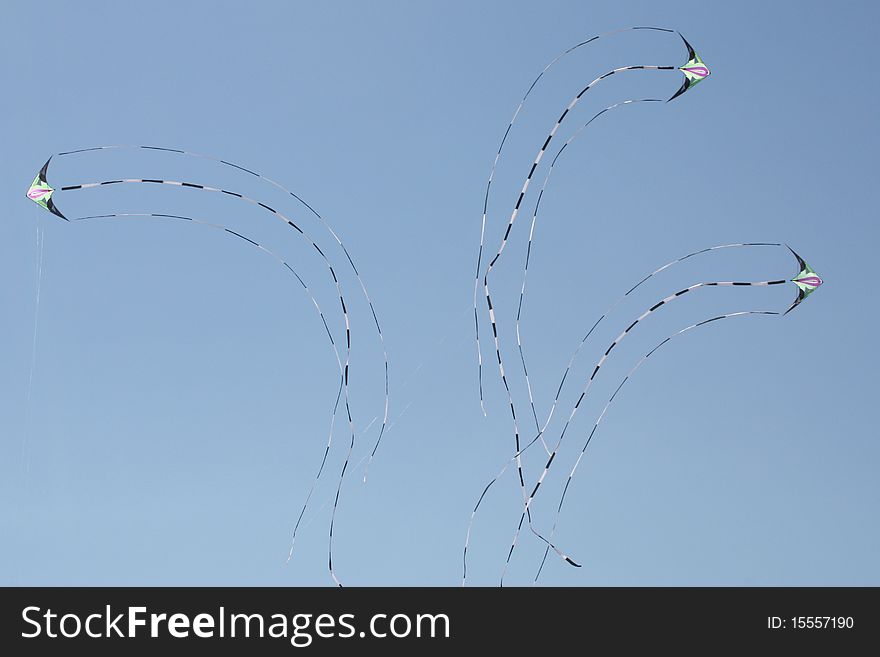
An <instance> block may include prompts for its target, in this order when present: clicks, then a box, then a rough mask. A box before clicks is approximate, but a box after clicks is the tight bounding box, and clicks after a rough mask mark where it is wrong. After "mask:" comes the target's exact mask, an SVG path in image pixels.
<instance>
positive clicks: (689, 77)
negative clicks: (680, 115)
mask: <svg viewBox="0 0 880 657" xmlns="http://www.w3.org/2000/svg"><path fill="white" fill-rule="evenodd" d="M679 36H681V35H679ZM681 40H682V41H684V45H685V46H687V49H688V61H687V63H686V64H685V65H684V66H679V67H678V70H679V71H681V72H682V73H684V82H682V83H681V87H679V89H678V91H676V92H675V95H674V96H673V97H672V98H670V99H669V100H675V99H676V98H678V97H679V96H681V95H682V94H683V93H684V92H685V91H687V90H688V89H690V88H691V87H693V86H694V85H696V84H697V83H698V82H702V81H703V80H705V79H706V78H708V77H709V74H710V71H709V68H708V67H707V66H706V64H705V63H704V62H703V60H702V59H700V56H699V55H698V54H697V53H695V52H694V49H693V48H692V47H691V44H689V43H688V42H687V39H685V38H684V37H683V36H682V37H681ZM667 102H669V101H667Z"/></svg>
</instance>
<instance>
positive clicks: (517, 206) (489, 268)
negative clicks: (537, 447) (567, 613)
mask: <svg viewBox="0 0 880 657" xmlns="http://www.w3.org/2000/svg"><path fill="white" fill-rule="evenodd" d="M679 36H681V35H679ZM681 38H682V41H684V43H685V45H686V47H687V48H688V52H689V53H690V52H691V50H692V48H691V47H690V44H688V42H687V41H686V40H685V39H684V37H683V36H681ZM635 70H670V71H672V70H678V67H675V66H657V65H632V66H622V67H618V68H614V69H611V70H610V71H608V72H606V73H604V74H602V75H600V76H599V77H597V78H595V79H594V80H593V81H591V82H590V83H589V84H587V85H586V86H585V87H584V88H583V89H581V91H580V92H578V94H577V95H576V96H575V97H574V98H573V99H572V100H571V101H570V102H569V104H568V105H567V106H566V108H565V109H564V110H563V112H562V114H560V116H559V118H557V120H556V122H555V124H554V125H553V128H552V129H551V131H550V132H549V134H548V135H547V137H546V139H545V141H544V143H543V145H542V146H541V147H540V149H539V150H538V153H537V155H536V156H535V158H534V161H533V162H532V166H531V169H530V170H529V173H528V175H527V176H526V178H525V181H524V182H523V185H522V188H521V190H520V192H519V196H518V198H517V201H516V204H515V206H514V208H513V211H512V213H511V215H510V218H509V220H508V223H507V228H506V230H505V232H504V235H503V237H502V238H501V243H500V245H499V247H498V250H497V251H496V253H495V255H494V256H493V258H492V259H491V260H490V261H489V263H488V265H487V267H486V270H485V273H484V274H483V293H484V297H485V300H486V306H487V310H488V315H489V323H490V325H491V327H492V337H493V341H494V347H495V357H496V359H497V361H498V370H499V374H500V377H501V382H502V384H503V386H504V390H505V393H506V395H507V403H508V407H509V408H510V414H511V419H512V421H513V432H514V445H515V450H516V454H517V456H516V468H517V474H518V476H519V480H520V491H521V494H522V496H523V499H524V500H525V497H526V487H525V478H524V474H523V467H522V459H521V457H520V454H521V453H522V449H521V441H520V430H519V421H518V419H517V415H516V407H515V404H514V401H513V394H512V392H511V389H510V384H509V382H508V379H507V374H506V373H505V368H504V360H503V358H502V354H501V344H500V339H499V336H498V326H497V322H496V318H495V314H496V313H495V307H494V306H493V303H492V295H491V292H490V289H489V276H490V274H491V272H492V269H493V267H494V266H495V265H496V264H497V263H498V261H499V260H500V258H501V256H502V254H503V253H504V249H505V246H506V245H507V241H508V238H509V236H510V233H511V230H512V228H513V225H514V223H515V222H516V218H517V216H518V214H519V211H520V208H521V206H522V202H523V199H524V198H525V195H526V193H527V191H528V189H529V185H530V184H531V181H532V178H533V176H534V173H535V171H536V169H537V168H538V165H539V164H540V162H541V160H542V158H543V157H544V154H545V153H546V151H547V148H548V147H549V145H550V143H551V141H552V140H553V138H554V136H555V135H556V133H557V132H558V130H559V128H560V126H561V125H562V123H563V121H564V120H565V118H566V116H567V115H568V114H569V113H570V112H571V111H572V110H573V109H574V107H575V106H576V105H577V103H578V101H580V99H581V98H582V97H583V96H584V94H586V92H587V91H589V90H590V89H592V88H593V87H594V86H595V85H597V84H598V83H599V82H601V81H602V80H604V79H606V78H608V77H611V76H612V75H615V74H617V73H622V72H624V71H635ZM682 72H683V73H684V71H682ZM706 75H708V69H706ZM539 78H540V76H539ZM529 92H531V88H530V89H529ZM526 95H528V93H527V94H526ZM674 97H675V96H673V97H671V98H670V99H669V100H672V99H673V98H674ZM523 102H524V100H523ZM518 111H519V110H517V113H518ZM515 119H516V114H514V120H515ZM512 123H513V122H511V124H510V125H512ZM509 129H510V126H509V127H508V130H509ZM506 136H507V133H505V139H506ZM502 145H503V142H502ZM497 159H498V156H496V163H497ZM493 171H494V167H493ZM490 184H491V177H490ZM480 241H481V246H480V250H479V255H478V267H479V263H481V262H482V251H483V246H482V242H483V238H482V236H481V240H480ZM477 272H478V273H477V285H478V284H479V269H478V270H477ZM475 317H478V314H477V313H476V312H475ZM475 327H476V333H477V350H478V352H480V353H481V349H480V346H479V322H478V320H477V323H476V325H475ZM479 360H480V362H479V372H478V376H479V379H480V380H479V388H480V400H481V405H483V385H482V356H480V358H479ZM484 412H485V409H484ZM541 441H542V442H544V440H543V437H542V438H541ZM545 448H546V443H545ZM525 511H526V516H527V518H528V522H529V528H530V529H531V531H532V533H534V534H535V535H536V536H538V537H539V538H540V539H541V540H543V541H545V542H547V541H546V539H545V538H544V537H543V536H541V535H540V534H538V533H537V532H536V530H535V529H534V527H533V526H532V518H531V512H530V510H529V506H528V503H527V502H526V505H525ZM548 544H549V542H548Z"/></svg>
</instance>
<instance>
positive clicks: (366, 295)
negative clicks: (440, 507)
mask: <svg viewBox="0 0 880 657" xmlns="http://www.w3.org/2000/svg"><path fill="white" fill-rule="evenodd" d="M108 150H144V151H158V152H162V153H174V154H177V155H183V156H184V157H191V158H195V159H200V160H207V161H209V162H216V163H217V164H220V165H222V166H225V167H230V168H232V169H237V170H238V171H243V172H244V173H247V174H249V175H251V176H254V177H256V178H259V179H260V180H262V181H264V182H267V183H269V184H270V185H272V186H273V187H275V188H276V189H278V190H279V191H281V192H282V193H283V194H286V195H288V196H291V197H293V198H294V199H296V201H297V202H298V203H300V204H301V205H302V206H303V207H304V208H306V210H308V212H309V213H311V214H312V215H313V216H314V217H315V218H316V219H318V221H320V222H321V224H322V225H323V226H324V228H325V229H326V230H327V232H328V233H330V235H331V236H332V237H333V239H334V240H335V241H336V244H337V245H338V246H339V248H340V249H342V252H343V253H344V254H345V258H346V260H347V261H348V264H349V266H350V267H351V270H352V271H353V272H354V275H355V278H356V279H357V281H358V285H359V286H360V288H361V292H362V294H363V296H364V298H365V299H366V301H367V305H368V306H369V308H370V313H371V315H372V317H373V323H374V325H375V327H376V333H377V334H378V336H379V343H380V346H381V348H382V357H383V361H384V379H385V381H384V386H385V408H384V411H383V414H382V425H381V427H380V429H379V436H378V438H376V443H375V444H374V446H373V449H372V451H371V452H370V458H369V461H368V463H367V468H369V464H370V463H372V460H373V457H374V456H375V455H376V452H377V451H378V449H379V446H380V444H381V442H382V437H383V436H384V435H385V431H386V429H387V426H388V413H389V402H390V386H389V364H388V350H387V348H386V345H385V335H384V333H382V326H381V324H380V323H379V315H378V314H377V313H376V308H375V307H374V305H373V300H372V298H371V297H370V293H369V292H368V290H367V286H366V284H365V283H364V280H363V278H362V277H361V274H360V271H359V270H358V268H357V265H356V264H355V262H354V258H353V257H352V255H351V253H350V252H349V250H348V248H347V247H346V246H345V244H344V243H343V242H342V239H341V238H340V237H339V234H338V233H337V232H336V231H335V230H334V229H333V227H332V226H331V225H330V223H329V222H328V221H327V220H326V219H325V218H324V217H323V215H321V214H320V213H319V212H318V211H317V210H316V209H315V208H314V207H313V206H311V205H309V204H308V203H307V202H306V201H305V200H304V199H303V198H302V197H301V196H300V195H299V194H296V193H295V192H293V191H291V190H289V189H288V188H286V187H285V186H284V185H282V184H281V183H279V182H277V181H276V180H274V179H272V178H270V177H268V176H266V175H263V174H261V173H258V172H256V171H254V170H253V169H249V168H247V167H244V166H241V165H240V164H235V163H234V162H230V161H228V160H224V159H222V158H219V157H215V156H213V155H206V154H204V153H196V152H193V151H187V150H182V149H179V148H167V147H163V146H138V145H122V144H116V145H110V146H93V147H91V148H80V149H76V150H72V151H65V152H63V153H57V154H56V155H54V156H53V157H64V156H68V155H75V154H78V153H89V152H95V151H108ZM49 159H50V160H51V159H52V158H49ZM48 164H49V163H48V162H47V163H46V166H44V167H43V170H42V171H41V173H42V174H43V178H44V179H45V170H46V168H47V167H48ZM46 209H50V210H51V208H46ZM53 212H54V211H53ZM56 214H58V216H62V215H61V214H60V213H56ZM364 480H366V470H365V472H364Z"/></svg>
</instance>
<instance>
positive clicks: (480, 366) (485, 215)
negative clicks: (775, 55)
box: [473, 26, 675, 415]
mask: <svg viewBox="0 0 880 657" xmlns="http://www.w3.org/2000/svg"><path fill="white" fill-rule="evenodd" d="M635 30H647V31H655V32H667V33H670V34H675V30H670V29H666V28H663V27H649V26H638V27H624V28H620V29H617V30H612V31H610V32H605V33H603V34H597V35H596V36H593V37H590V38H589V39H585V40H584V41H581V42H580V43H577V44H575V45H574V46H572V47H570V48H568V49H567V50H564V51H563V52H561V53H560V54H559V55H557V56H556V57H554V58H553V59H552V60H551V61H550V62H549V63H548V64H547V65H546V66H545V67H544V68H543V69H541V72H540V73H538V76H537V77H536V78H535V79H534V80H532V84H530V85H529V88H528V89H526V93H525V94H524V95H523V97H522V99H521V100H520V102H519V105H517V107H516V110H515V111H514V112H513V117H512V118H511V119H510V122H509V123H508V124H507V128H506V129H505V131H504V135H503V136H502V137H501V143H500V144H498V150H497V151H496V152H495V160H494V161H493V162H492V169H491V171H490V172H489V179H488V181H487V182H486V191H485V194H484V196H483V217H482V221H481V223H480V248H479V251H478V253H477V267H476V273H475V274H474V302H473V306H474V332H475V335H476V343H477V376H478V381H479V390H480V408H481V409H482V411H483V415H485V414H486V407H485V402H484V398H483V352H482V349H481V347H480V319H479V313H478V312H477V291H478V290H479V287H480V271H481V267H482V262H483V248H484V245H485V241H484V238H485V235H486V222H487V219H488V214H489V196H490V194H491V191H492V182H493V180H494V179H495V171H496V169H497V168H498V163H499V162H500V160H501V153H502V151H503V150H504V145H505V144H506V143H507V137H508V136H509V135H510V132H511V131H512V130H513V125H514V124H515V123H516V120H517V118H518V117H519V114H520V112H521V111H522V109H523V106H524V105H525V104H526V101H527V100H528V99H529V96H530V95H531V94H532V91H533V90H534V89H535V87H536V86H537V85H538V83H539V82H540V81H541V78H543V77H544V75H545V74H546V73H547V72H548V71H549V70H550V69H551V68H553V66H555V65H556V64H557V63H558V62H559V60H561V59H563V58H564V57H566V56H567V55H569V54H571V53H572V52H574V51H575V50H578V49H579V48H582V47H583V46H586V45H587V44H589V43H592V42H593V41H597V40H599V39H602V38H604V37H609V36H613V35H615V34H620V33H622V32H632V31H635Z"/></svg>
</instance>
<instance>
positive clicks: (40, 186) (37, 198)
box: [27, 157, 67, 221]
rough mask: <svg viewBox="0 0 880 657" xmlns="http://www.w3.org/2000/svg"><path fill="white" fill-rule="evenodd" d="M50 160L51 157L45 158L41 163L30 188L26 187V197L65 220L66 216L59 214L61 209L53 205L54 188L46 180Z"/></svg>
mask: <svg viewBox="0 0 880 657" xmlns="http://www.w3.org/2000/svg"><path fill="white" fill-rule="evenodd" d="M51 161H52V158H51V157H50V158H49V159H48V160H46V164H44V165H43V168H42V169H40V172H39V173H38V174H37V175H36V177H35V178H34V181H33V182H32V183H31V186H30V188H28V191H27V197H28V198H29V199H30V200H32V201H33V202H34V203H36V204H37V205H39V206H40V207H41V208H43V209H44V210H48V211H49V212H51V213H52V214H54V215H55V216H56V217H61V218H62V219H64V220H65V221H67V217H65V216H64V215H63V214H61V211H60V210H59V209H58V208H57V207H55V203H54V202H53V201H52V194H54V193H55V190H54V189H53V188H52V187H51V186H50V185H49V183H48V182H46V172H47V171H48V170H49V162H51Z"/></svg>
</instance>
